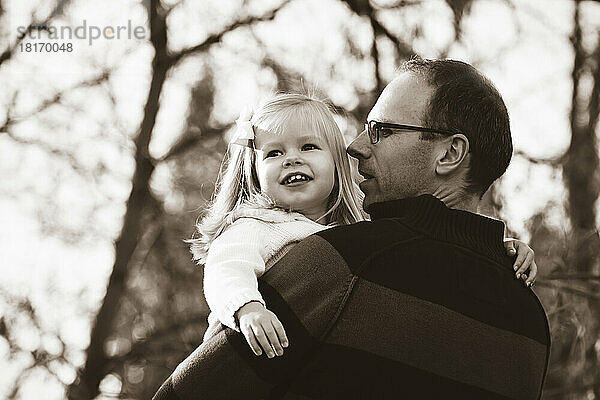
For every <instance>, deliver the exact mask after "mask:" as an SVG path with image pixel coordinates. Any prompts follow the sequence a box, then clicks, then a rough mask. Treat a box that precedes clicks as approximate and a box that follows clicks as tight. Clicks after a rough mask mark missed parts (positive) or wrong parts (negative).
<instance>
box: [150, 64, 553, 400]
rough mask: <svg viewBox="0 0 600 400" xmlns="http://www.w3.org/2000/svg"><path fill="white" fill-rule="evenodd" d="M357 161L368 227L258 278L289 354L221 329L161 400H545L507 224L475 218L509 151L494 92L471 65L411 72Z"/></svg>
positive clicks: (538, 338)
mask: <svg viewBox="0 0 600 400" xmlns="http://www.w3.org/2000/svg"><path fill="white" fill-rule="evenodd" d="M348 152H349V154H350V155H351V156H353V157H355V158H357V159H358V161H359V171H360V173H361V175H363V177H364V178H365V180H364V181H363V182H362V183H361V185H360V187H361V190H362V191H363V192H364V193H365V199H364V208H365V211H367V212H368V213H369V214H370V215H371V219H372V221H371V222H361V223H358V224H354V225H351V226H342V227H336V228H332V229H328V230H325V231H322V232H320V233H318V234H316V235H313V236H310V237H308V238H307V239H305V240H304V241H302V242H300V243H299V244H298V245H297V246H295V247H294V248H293V249H292V250H291V251H290V252H289V253H288V254H287V255H286V256H285V257H284V258H283V259H282V260H281V261H280V262H279V263H278V264H277V265H276V266H275V267H273V268H272V269H271V270H270V271H269V272H268V273H267V274H265V275H264V276H263V277H262V278H261V282H260V290H261V293H263V297H264V298H265V300H266V302H267V304H268V306H269V309H271V310H272V311H273V312H274V313H275V314H276V315H277V316H279V318H280V320H281V321H282V323H283V325H284V326H285V327H286V332H287V334H288V338H289V343H290V345H289V348H287V349H286V351H285V354H284V355H283V356H282V357H277V358H274V359H267V358H266V357H256V356H254V355H253V353H252V352H251V350H250V349H249V348H248V346H247V345H246V343H245V340H244V337H243V336H242V335H240V334H237V333H235V332H233V331H231V330H225V331H222V332H220V333H219V334H217V335H216V336H214V337H213V338H212V339H211V340H209V341H208V342H207V343H205V344H204V345H203V346H201V347H200V348H198V349H197V350H196V351H195V352H194V353H193V354H192V355H190V356H189V357H188V358H187V359H186V360H185V361H184V362H183V363H182V364H181V365H180V366H179V367H178V368H177V369H176V370H175V372H174V373H173V374H172V375H171V377H169V379H168V380H167V381H166V382H165V383H164V384H163V386H162V387H161V389H160V390H159V392H158V393H157V394H156V396H155V398H156V399H178V398H179V399H188V398H189V399H213V398H231V399H238V398H239V399H246V398H268V399H279V398H282V399H302V398H326V399H329V398H344V399H346V398H348V399H350V398H352V399H354V398H369V399H370V398H374V399H375V398H377V399H379V398H394V399H395V398H406V399H413V398H419V399H433V398H435V399H438V398H451V399H454V398H460V399H536V398H539V397H540V394H541V387H542V384H543V380H544V376H545V372H546V368H547V363H548V355H549V346H550V338H549V332H548V324H547V319H546V316H545V313H544V311H543V309H542V307H541V305H540V303H539V301H538V299H537V298H536V296H535V295H534V294H533V293H532V292H531V291H530V290H529V289H528V288H527V287H526V286H525V285H523V284H522V283H521V282H520V281H519V280H517V279H515V278H514V276H513V271H512V268H511V265H512V261H511V259H510V258H509V257H507V256H506V255H505V250H504V247H503V234H504V225H503V223H502V222H500V221H496V220H492V219H489V218H486V217H483V216H480V215H477V214H476V211H477V206H478V203H479V200H480V198H481V196H482V195H483V193H484V192H485V191H486V190H487V189H488V188H489V186H490V185H491V184H492V182H493V181H494V180H496V179H497V178H498V177H499V176H500V175H502V174H503V173H504V171H505V170H506V168H507V166H508V163H509V161H510V157H511V153H512V144H511V137H510V127H509V120H508V114H507V111H506V107H505V105H504V102H503V101H502V98H501V97H500V95H499V94H498V92H497V91H496V89H495V88H494V87H493V85H492V84H491V83H490V82H489V81H487V80H486V79H485V78H484V77H483V76H481V75H480V74H479V73H478V72H477V71H476V70H475V69H474V68H473V67H471V66H469V65H468V64H465V63H462V62H458V61H452V60H420V59H419V60H412V61H409V62H408V63H406V64H405V65H404V66H403V69H402V72H401V74H400V75H399V76H398V77H397V78H396V79H394V80H393V81H392V82H391V83H390V84H389V85H388V86H387V87H386V88H385V90H384V91H383V93H382V94H381V96H380V97H379V99H378V100H377V103H376V104H375V106H374V107H373V109H372V110H371V112H370V114H369V117H368V123H367V126H366V129H365V132H363V133H362V134H361V135H359V136H358V137H357V138H356V140H355V141H354V142H353V143H352V144H351V145H350V147H349V148H348Z"/></svg>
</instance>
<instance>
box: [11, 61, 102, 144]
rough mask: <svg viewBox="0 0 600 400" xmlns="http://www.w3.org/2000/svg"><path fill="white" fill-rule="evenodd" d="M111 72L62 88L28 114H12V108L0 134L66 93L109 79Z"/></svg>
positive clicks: (53, 102)
mask: <svg viewBox="0 0 600 400" xmlns="http://www.w3.org/2000/svg"><path fill="white" fill-rule="evenodd" d="M109 77H110V74H109V73H108V72H104V73H102V74H101V75H98V76H96V77H94V78H92V79H88V80H86V81H83V82H79V83H78V84H77V85H74V86H71V87H69V88H66V89H64V90H61V91H59V92H57V93H55V94H54V96H52V97H50V98H48V99H46V100H44V101H43V102H42V103H41V104H40V105H39V106H38V107H37V108H36V109H35V110H32V111H30V112H28V113H27V114H26V115H17V116H14V115H10V108H9V110H8V111H9V112H8V115H7V118H6V121H5V122H4V124H3V125H2V126H0V134H2V133H7V132H6V131H7V130H9V129H10V127H11V125H14V124H16V123H18V122H19V121H21V120H25V119H27V118H31V117H34V116H35V115H37V114H39V113H41V112H44V111H46V110H47V109H48V108H49V107H51V106H52V105H54V104H58V103H60V101H61V100H62V99H63V98H64V97H65V95H66V94H68V93H70V92H72V91H74V90H77V89H81V88H89V87H93V86H98V85H100V84H102V83H104V82H106V81H107V80H108V78H109Z"/></svg>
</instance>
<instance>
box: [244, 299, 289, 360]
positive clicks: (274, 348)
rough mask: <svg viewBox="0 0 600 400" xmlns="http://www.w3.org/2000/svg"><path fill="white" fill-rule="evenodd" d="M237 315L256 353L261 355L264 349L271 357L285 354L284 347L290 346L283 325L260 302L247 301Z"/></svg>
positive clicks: (247, 339)
mask: <svg viewBox="0 0 600 400" xmlns="http://www.w3.org/2000/svg"><path fill="white" fill-rule="evenodd" d="M235 317H236V318H237V320H238V321H239V324H240V330H241V331H242V333H243V334H244V337H245V338H246V341H247V342H248V345H250V348H251V349H252V351H253V352H254V354H256V355H257V356H260V355H261V354H262V352H263V350H264V352H265V353H266V354H267V357H269V358H273V357H275V355H278V356H281V355H283V348H284V347H288V339H287V336H286V334H285V330H284V329H283V325H282V324H281V322H280V321H279V319H278V318H277V316H276V315H275V314H273V313H272V312H271V311H269V310H267V309H266V308H265V306H263V305H262V304H261V303H260V302H258V301H251V302H250V303H246V304H245V305H243V306H242V307H240V309H239V310H237V311H236V313H235Z"/></svg>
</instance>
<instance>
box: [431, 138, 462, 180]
mask: <svg viewBox="0 0 600 400" xmlns="http://www.w3.org/2000/svg"><path fill="white" fill-rule="evenodd" d="M440 146H441V147H440V152H439V157H438V159H437V163H436V166H435V172H436V173H437V174H439V175H448V174H452V173H454V172H455V171H457V170H458V169H459V168H460V165H461V164H462V162H463V161H464V159H465V158H466V157H467V155H468V154H469V139H467V137H466V136H465V135H463V134H460V133H459V134H456V135H452V136H451V137H449V138H447V139H446V140H442V141H440Z"/></svg>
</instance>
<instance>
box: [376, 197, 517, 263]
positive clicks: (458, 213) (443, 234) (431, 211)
mask: <svg viewBox="0 0 600 400" xmlns="http://www.w3.org/2000/svg"><path fill="white" fill-rule="evenodd" d="M368 212H369V214H370V215H371V220H373V221H376V220H378V219H382V218H398V219H401V220H402V221H403V222H404V223H406V224H407V225H409V226H410V227H411V228H413V229H415V230H417V231H420V232H422V233H424V234H426V235H428V236H430V237H432V238H435V239H438V240H443V241H446V242H450V243H455V244H458V245H460V246H463V247H466V248H469V249H472V250H474V251H476V252H478V253H483V254H485V255H487V256H489V257H492V258H493V259H496V260H497V261H499V262H501V261H502V260H506V257H507V255H506V251H505V249H504V245H503V242H504V223H503V222H502V221H498V220H495V219H492V218H488V217H484V216H483V215H479V214H474V213H471V212H468V211H463V210H455V209H451V208H448V207H447V206H446V205H445V204H444V203H443V202H442V201H440V200H439V199H437V198H436V197H434V196H432V195H429V194H425V195H421V196H418V197H411V198H406V199H400V200H392V201H386V202H382V203H375V204H372V205H371V206H370V207H369V209H368Z"/></svg>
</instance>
